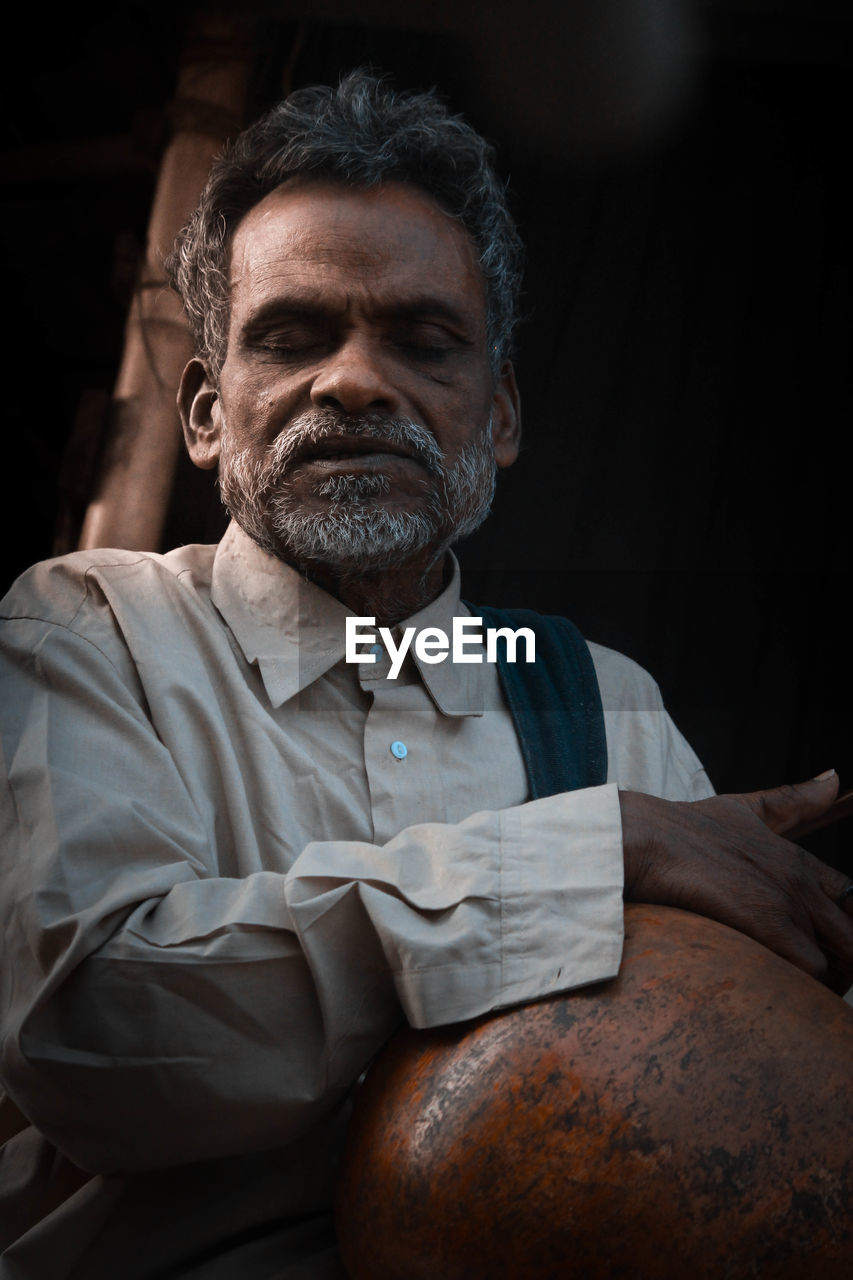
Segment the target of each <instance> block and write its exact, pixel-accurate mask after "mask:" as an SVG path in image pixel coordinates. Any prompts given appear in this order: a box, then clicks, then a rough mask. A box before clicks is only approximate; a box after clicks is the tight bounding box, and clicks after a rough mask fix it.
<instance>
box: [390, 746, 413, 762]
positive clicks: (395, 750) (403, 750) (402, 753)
mask: <svg viewBox="0 0 853 1280" xmlns="http://www.w3.org/2000/svg"><path fill="white" fill-rule="evenodd" d="M408 754H409V748H408V747H407V746H406V744H405V742H392V743H391V755H392V756H396V757H397V759H398V760H405V758H406V756H407V755H408Z"/></svg>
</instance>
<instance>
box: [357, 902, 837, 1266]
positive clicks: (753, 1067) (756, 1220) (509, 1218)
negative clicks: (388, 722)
mask: <svg viewBox="0 0 853 1280" xmlns="http://www.w3.org/2000/svg"><path fill="white" fill-rule="evenodd" d="M626 934H627V936H626V945H625V957H624V960H623V965H622V970H621V972H620V975H619V977H618V978H617V979H615V980H614V981H612V982H608V983H603V984H600V985H598V986H595V987H591V988H586V989H583V990H581V991H578V992H575V993H572V994H570V995H567V996H561V997H559V998H553V999H548V1000H544V1001H542V1002H539V1003H536V1004H531V1005H527V1006H524V1007H523V1008H519V1009H515V1010H511V1011H509V1012H505V1013H502V1014H498V1015H490V1016H489V1017H486V1018H483V1019H479V1020H477V1021H475V1022H471V1023H467V1024H464V1025H461V1026H454V1027H449V1028H445V1029H441V1030H438V1031H430V1032H414V1031H405V1032H403V1033H401V1034H400V1035H399V1036H398V1037H397V1038H396V1039H395V1040H393V1041H392V1042H391V1043H390V1044H389V1046H388V1047H387V1048H386V1049H385V1050H384V1052H383V1053H382V1055H381V1056H380V1057H379V1059H378V1060H377V1062H376V1063H375V1065H374V1067H373V1068H372V1070H371V1071H370V1073H369V1075H368V1077H367V1080H366V1082H365V1084H364V1086H363V1087H362V1089H361V1091H360V1093H359V1096H358V1097H357V1099H356V1105H355V1112H354V1117H353V1122H352V1126H351V1129H350V1132H349V1137H348V1145H347V1149H346V1152H345V1158H344V1162H343V1167H342V1172H341V1178H340V1182H339V1205H338V1234H339V1241H340V1245H341V1250H342V1253H343V1257H344V1260H345V1263H346V1265H347V1268H348V1270H349V1271H350V1273H351V1275H352V1276H353V1277H356V1278H357V1280H362V1278H363V1280H390V1278H392V1277H393V1278H394V1280H456V1278H457V1277H458V1278H459V1280H480V1278H481V1277H482V1280H486V1278H488V1280H495V1277H519V1278H526V1277H533V1278H538V1277H543V1278H547V1277H556V1276H559V1277H569V1278H571V1280H616V1278H617V1277H633V1278H635V1280H639V1278H646V1277H649V1278H661V1277H666V1280H675V1278H676V1277H677V1278H678V1280H698V1278H699V1277H703V1278H708V1280H712V1278H713V1280H740V1278H741V1277H760V1278H761V1280H771V1278H772V1280H777V1278H779V1277H785V1280H801V1278H803V1277H808V1280H842V1278H843V1280H851V1277H853V1009H851V1008H850V1006H849V1005H847V1004H845V1003H844V1001H843V1000H841V999H840V998H839V997H838V996H836V995H834V994H833V993H832V992H830V991H829V990H827V989H826V988H824V987H822V986H821V985H820V984H819V983H817V982H816V981H814V980H813V979H812V978H809V977H807V976H806V975H805V974H803V973H801V972H800V971H799V970H798V969H795V968H794V967H793V966H791V965H790V964H788V963H787V962H786V961H784V960H781V959H779V958H778V957H777V956H774V955H773V954H771V953H770V952H769V951H767V950H765V949H764V948H763V947H761V946H759V945H758V944H757V943H755V942H752V941H751V940H750V939H748V938H746V937H744V936H742V935H741V934H739V933H735V932H734V931H733V930H731V929H728V928H726V927H725V926H723V925H719V924H715V923H713V922H711V921H709V920H704V919H702V918H701V917H699V916H694V915H690V914H688V913H686V912H682V911H675V910H671V909H666V908H663V907H645V906H629V907H628V908H627V911H626Z"/></svg>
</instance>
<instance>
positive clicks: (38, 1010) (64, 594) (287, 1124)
mask: <svg viewBox="0 0 853 1280" xmlns="http://www.w3.org/2000/svg"><path fill="white" fill-rule="evenodd" d="M0 612H2V614H3V616H4V617H5V618H7V619H8V621H4V623H3V631H4V641H3V648H4V655H3V665H2V676H0V679H2V685H0V688H2V700H3V741H2V746H3V757H4V762H5V769H6V774H7V779H8V781H7V782H6V784H5V799H4V804H3V808H2V818H0V824H2V825H0V838H2V850H3V853H2V859H3V860H2V866H0V876H2V895H3V907H2V918H0V928H1V929H2V931H3V937H4V938H5V940H6V942H5V946H6V959H5V963H4V968H3V972H4V974H5V978H4V980H3V984H2V995H3V1032H4V1041H3V1051H2V1079H3V1083H4V1086H5V1087H6V1088H7V1089H8V1094H9V1098H10V1099H13V1100H14V1104H15V1107H16V1108H18V1109H20V1112H22V1113H23V1115H24V1116H26V1117H27V1118H28V1119H29V1120H31V1121H32V1123H33V1126H35V1127H21V1126H24V1125H25V1124H26V1122H25V1121H24V1120H23V1119H19V1120H17V1121H16V1120H15V1114H16V1112H15V1110H14V1108H12V1107H11V1104H10V1103H9V1102H8V1101H7V1103H6V1108H7V1111H8V1113H9V1114H10V1115H11V1116H12V1122H11V1127H12V1128H16V1127H20V1132H19V1133H17V1134H16V1136H14V1137H13V1138H12V1139H11V1140H10V1142H9V1143H8V1144H7V1146H6V1148H5V1149H4V1153H3V1158H2V1159H3V1163H2V1165H0V1204H2V1202H3V1201H2V1197H3V1194H4V1188H5V1194H6V1195H7V1196H8V1197H9V1199H8V1203H9V1204H10V1205H11V1215H12V1217H11V1221H12V1226H11V1229H10V1234H9V1238H11V1239H15V1238H16V1237H17V1243H14V1244H12V1245H11V1246H10V1247H9V1249H8V1252H7V1254H6V1255H5V1257H6V1262H5V1263H4V1264H0V1275H3V1276H4V1277H5V1276H6V1275H8V1276H9V1277H12V1276H18V1275H24V1276H28V1277H29V1276H32V1277H35V1276H37V1275H39V1276H40V1275H41V1274H50V1275H51V1276H52V1277H54V1276H55V1277H57V1280H59V1278H60V1277H64V1276H69V1277H70V1276H72V1275H80V1276H84V1277H85V1278H86V1280H97V1278H98V1277H101V1276H104V1277H105V1278H106V1277H109V1280H114V1277H115V1276H116V1275H119V1274H120V1275H121V1276H122V1277H123V1278H124V1280H132V1278H133V1277H137V1276H139V1277H148V1276H154V1275H157V1274H159V1271H158V1268H160V1269H161V1270H165V1269H166V1268H167V1267H168V1268H174V1270H170V1271H169V1274H170V1275H173V1274H174V1275H175V1276H191V1275H193V1276H195V1275H198V1276H199V1277H205V1278H208V1277H209V1278H211V1280H212V1278H213V1277H218V1276H223V1277H230V1276H234V1277H235V1280H253V1277H256V1276H257V1277H261V1276H276V1277H278V1276H285V1275H287V1276H291V1275H292V1276H297V1275H305V1276H321V1275H326V1274H329V1275H331V1274H335V1271H334V1267H335V1263H334V1259H333V1255H332V1254H331V1253H328V1252H327V1253H323V1250H324V1249H327V1246H328V1208H329V1203H330V1188H331V1178H332V1171H331V1170H332V1155H333V1152H334V1150H335V1149H336V1145H337V1142H338V1141H339V1133H338V1117H339V1116H340V1114H341V1113H340V1104H341V1103H342V1101H343V1100H344V1099H345V1097H346V1095H347V1092H348V1090H349V1088H350V1087H351V1085H352V1082H353V1081H354V1080H355V1079H356V1077H357V1076H358V1075H359V1073H360V1072H361V1071H362V1070H363V1069H364V1067H365V1066H366V1065H367V1064H368V1062H369V1061H370V1059H371V1057H372V1055H373V1054H374V1053H375V1052H376V1051H377V1049H378V1048H379V1047H380V1046H381V1044H382V1043H383V1042H384V1041H385V1040H386V1039H387V1038H388V1036H389V1035H390V1034H392V1032H393V1030H394V1028H395V1026H397V1025H398V1023H399V1022H400V1020H401V1019H403V1018H406V1019H408V1020H409V1021H410V1022H412V1023H413V1024H415V1025H417V1026H430V1025H435V1024H439V1023H444V1022H452V1021H456V1020H459V1019H464V1018H469V1017H472V1016H474V1015H477V1014H479V1013H482V1012H484V1011H487V1010H490V1009H494V1008H498V1007H502V1006H506V1005H510V1004H513V1003H516V1002H519V1001H524V1000H529V999H532V998H536V997H539V996H542V995H546V994H548V993H550V992H556V991H560V990H565V989H569V988H571V987H574V986H578V985H581V984H584V983H589V982H594V981H598V980H601V979H604V978H607V977H610V976H612V975H613V974H614V973H615V972H616V971H617V968H618V964H619V958H620V950H621V939H622V896H621V895H622V854H621V832H620V821H619V804H618V793H617V787H618V786H621V787H628V788H633V789H637V790H644V791H649V792H653V793H656V794H659V795H663V796H666V797H668V798H672V799H693V798H699V797H701V796H705V795H708V794H710V793H711V787H710V784H709V782H708V779H707V777H706V775H705V774H704V772H703V770H702V768H701V766H700V764H699V762H698V761H697V759H696V757H695V755H694V754H693V752H692V751H691V750H690V748H689V747H688V745H687V744H686V743H685V742H684V740H683V738H682V737H681V736H680V735H679V733H678V732H677V730H676V729H675V728H674V726H673V725H672V722H671V721H670V719H669V717H668V716H667V714H666V712H665V710H664V708H663V705H662V703H661V699H660V695H659V692H658V690H657V687H656V685H655V684H654V682H653V681H652V680H651V679H650V677H649V676H648V675H647V674H646V673H645V672H643V671H642V670H641V669H640V668H639V667H637V666H636V664H634V663H632V662H630V661H629V660H628V659H626V658H624V657H621V656H620V655H618V654H615V653H613V652H612V651H610V650H606V649H602V648H600V647H598V646H591V650H592V654H593V659H594V662H595V666H596V671H597V674H598V678H599V683H600V686H601V691H602V700H603V703H604V709H605V719H606V728H607V736H608V767H609V777H608V783H607V785H605V786H601V787H596V788H590V789H587V790H583V791H577V792H572V793H568V794H563V795H558V796H553V797H548V798H546V799H540V800H535V801H528V800H527V781H526V777H525V772H524V767H523V764H522V760H521V756H520V752H519V748H518V744H517V741H516V737H515V732H514V728H513V724H512V720H511V718H510V717H509V714H508V712H507V710H506V707H505V705H504V703H503V699H502V695H501V692H500V688H499V682H498V678H497V674H496V670H495V668H494V666H493V665H492V664H489V663H485V662H484V663H482V664H480V665H476V664H465V665H464V666H461V665H454V664H453V663H452V662H450V661H446V662H444V663H439V664H428V663H427V662H425V661H421V660H419V659H418V658H417V657H416V656H414V657H413V656H410V657H408V658H407V660H406V663H405V664H404V666H403V669H402V670H401V672H400V674H399V676H398V677H397V679H395V680H392V679H390V678H389V676H388V671H389V661H388V656H387V654H385V653H383V654H380V655H379V660H378V661H377V662H376V663H373V664H367V663H364V664H352V663H347V662H346V661H345V628H344V621H345V618H346V616H347V610H346V609H345V608H344V606H342V605H341V604H340V603H339V602H337V601H336V600H334V599H333V598H331V597H330V596H328V595H327V594H326V593H324V592H323V591H321V590H320V589H319V588H317V587H316V586H314V585H312V584H311V583H309V582H307V581H305V580H304V579H302V578H301V577H300V576H299V575H298V574H297V573H295V572H294V571H293V570H291V569H289V568H288V567H286V566H285V565H283V564H281V563H279V562H278V561H276V560H274V559H272V558H271V557H269V556H267V555H266V554H265V553H263V552H261V551H260V550H259V549H258V548H257V547H256V546H255V545H254V544H253V543H252V542H251V541H250V540H249V539H248V538H246V537H245V535H243V534H242V533H241V532H240V531H239V530H238V529H236V527H235V526H232V527H231V529H229V531H228V533H227V534H226V536H225V538H224V539H223V541H222V543H221V544H220V546H219V548H218V549H217V548H213V547H199V546H193V547H183V548H180V549H178V550H176V551H173V552H171V553H169V554H168V555H166V556H157V555H152V554H145V553H135V552H125V551H103V552H86V553H78V554H75V555H72V556H70V557H65V558H63V559H61V560H58V561H49V562H46V563H45V564H42V565H39V566H36V567H35V568H34V569H33V570H31V571H30V573H29V574H28V575H25V578H24V579H23V580H22V581H20V582H19V583H18V584H16V586H15V588H13V590H12V592H11V593H10V595H9V596H8V597H7V599H6V601H5V602H4V603H3V606H2V610H0ZM467 612H468V611H467V610H466V609H465V607H464V606H463V605H462V604H461V603H460V599H459V580H458V572H457V571H456V570H455V569H454V575H453V577H452V580H451V581H450V583H449V584H448V586H447V587H446V589H445V591H444V592H443V594H442V595H441V596H440V597H439V598H438V599H437V600H436V601H434V602H433V603H432V604H431V605H429V606H428V608H427V609H425V610H423V611H422V612H421V613H420V614H418V615H416V616H415V617H414V618H412V619H409V620H408V621H407V623H406V624H404V625H407V626H415V627H416V628H417V629H420V628H423V627H427V626H433V627H436V626H437V627H440V628H441V629H442V630H444V631H445V632H448V633H449V632H450V631H451V629H452V619H453V617H454V616H458V615H462V614H465V613H467ZM400 744H402V745H403V746H404V747H405V751H402V750H401V748H400ZM51 1146H55V1147H56V1148H57V1149H58V1150H59V1151H60V1152H62V1153H63V1156H62V1157H54V1156H52V1155H50V1156H49V1155H48V1153H49V1152H50V1149H51ZM66 1158H67V1159H66ZM69 1161H70V1162H73V1163H74V1165H77V1166H79V1167H80V1168H81V1169H82V1170H85V1171H87V1173H86V1174H81V1173H78V1172H76V1171H75V1170H74V1169H73V1166H72V1164H70V1163H69ZM187 1162H192V1163H190V1164H188V1163H187ZM182 1166H184V1167H182ZM89 1174H91V1175H93V1176H88V1175H89ZM141 1215H142V1216H145V1215H147V1219H150V1223H149V1225H146V1227H145V1232H146V1234H145V1239H144V1242H143V1243H142V1244H141V1245H135V1246H134V1245H132V1244H131V1241H132V1238H133V1231H134V1230H137V1231H138V1230H139V1229H140V1225H139V1224H140V1220H141V1218H140V1216H141ZM147 1219H146V1220H147ZM134 1224H136V1225H135V1227H134ZM247 1241H249V1242H248V1243H246V1242H247ZM128 1251H129V1252H128ZM205 1252H207V1253H208V1255H213V1256H214V1257H215V1258H216V1259H217V1261H216V1262H214V1261H211V1260H210V1259H209V1258H208V1260H207V1261H205V1262H204V1264H199V1263H197V1261H194V1259H195V1260H197V1259H198V1258H199V1257H201V1256H203V1255H204V1254H205ZM48 1256H49V1257H50V1258H51V1259H52V1261H51V1266H50V1269H49V1270H48V1271H46V1272H44V1273H42V1272H41V1271H39V1270H38V1266H39V1265H42V1264H41V1261H40V1260H41V1259H43V1258H45V1257H48ZM273 1258H274V1259H275V1264H274V1265H273V1263H272V1262H271V1259H273ZM300 1259H304V1260H303V1261H300ZM324 1259H325V1261H324ZM13 1260H14V1262H15V1263H17V1265H18V1266H19V1267H20V1268H21V1270H20V1271H18V1270H15V1269H14V1267H13ZM60 1260H61V1261H60ZM285 1260H287V1261H288V1266H285ZM4 1265H5V1266H6V1267H7V1268H10V1269H8V1270H5V1271H4V1270H2V1266H4ZM196 1267H198V1268H199V1269H194V1268H196ZM75 1268H76V1270H75ZM288 1268H289V1269H288ZM324 1268H325V1269H324Z"/></svg>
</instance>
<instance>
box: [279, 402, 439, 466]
mask: <svg viewBox="0 0 853 1280" xmlns="http://www.w3.org/2000/svg"><path fill="white" fill-rule="evenodd" d="M334 436H357V437H358V438H359V439H367V440H377V441H380V442H385V443H388V444H393V445H396V446H398V447H399V448H405V449H406V450H407V451H408V452H409V453H410V454H411V455H412V457H413V458H415V459H416V461H418V462H420V463H421V464H422V465H423V466H424V467H425V468H426V470H427V471H429V472H430V474H432V475H436V474H440V473H441V472H442V471H443V470H444V454H443V453H442V451H441V449H440V448H439V446H438V444H437V443H436V440H435V438H434V437H433V436H432V434H431V433H430V432H429V431H428V430H427V429H426V427H422V426H421V425H420V424H419V423H417V422H414V421H412V419H411V418H395V417H392V416H390V415H387V414H381V413H360V414H347V413H338V412H337V411H336V410H334V409H310V410H308V412H307V413H303V414H300V416H299V417H298V418H294V420H293V422H291V423H290V425H289V426H288V427H286V428H285V429H284V431H282V432H281V433H280V434H279V435H278V436H276V438H275V440H273V442H272V444H271V445H270V446H269V448H268V449H267V460H268V463H269V466H270V474H271V476H272V478H273V479H274V480H278V479H280V478H281V476H282V475H283V473H284V472H285V471H286V470H287V468H288V467H289V465H290V463H291V462H292V461H293V459H294V457H296V456H297V455H298V454H299V453H301V452H302V451H303V450H304V449H305V448H306V447H307V446H311V445H318V444H322V442H323V441H324V440H326V439H329V438H331V437H334Z"/></svg>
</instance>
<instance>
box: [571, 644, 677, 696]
mask: <svg viewBox="0 0 853 1280" xmlns="http://www.w3.org/2000/svg"><path fill="white" fill-rule="evenodd" d="M587 646H588V648H589V652H590V654H591V656H592V662H593V666H594V667H595V674H596V676H597V678H598V687H599V690H600V691H601V702H602V706H603V707H604V710H605V711H616V710H621V709H624V708H626V707H631V708H634V709H635V710H645V711H662V710H663V698H662V697H661V692H660V689H659V687H658V684H657V681H656V680H655V679H654V677H653V676H651V675H650V674H649V672H648V671H646V669H645V667H641V666H640V664H639V663H638V662H635V661H634V660H633V658H628V657H626V655H625V654H624V653H619V652H618V651H617V650H616V649H608V648H606V646H604V645H601V644H595V643H594V641H591V640H588V641H587Z"/></svg>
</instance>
